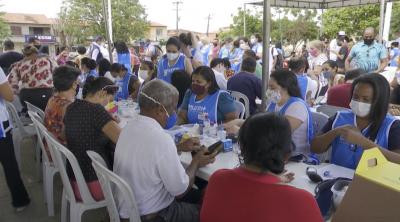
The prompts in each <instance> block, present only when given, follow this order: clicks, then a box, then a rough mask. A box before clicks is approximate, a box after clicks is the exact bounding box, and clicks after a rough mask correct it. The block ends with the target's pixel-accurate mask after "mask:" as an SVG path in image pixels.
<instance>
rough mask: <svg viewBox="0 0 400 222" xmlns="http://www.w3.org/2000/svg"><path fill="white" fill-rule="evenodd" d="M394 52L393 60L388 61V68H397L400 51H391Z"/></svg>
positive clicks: (395, 49) (396, 49)
mask: <svg viewBox="0 0 400 222" xmlns="http://www.w3.org/2000/svg"><path fill="white" fill-rule="evenodd" d="M392 50H393V52H394V55H393V58H392V59H391V60H390V64H389V66H392V67H397V61H398V59H399V55H400V50H399V49H398V48H394V49H392Z"/></svg>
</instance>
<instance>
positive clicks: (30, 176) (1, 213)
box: [0, 140, 106, 222]
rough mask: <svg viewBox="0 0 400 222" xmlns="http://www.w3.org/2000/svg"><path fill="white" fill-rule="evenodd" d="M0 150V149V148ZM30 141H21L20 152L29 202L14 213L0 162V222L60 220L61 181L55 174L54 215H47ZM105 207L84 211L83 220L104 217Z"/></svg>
mask: <svg viewBox="0 0 400 222" xmlns="http://www.w3.org/2000/svg"><path fill="white" fill-rule="evenodd" d="M0 150H1V149H0ZM33 150H34V149H33V145H32V141H30V140H25V141H24V142H23V147H22V149H21V152H22V167H21V168H22V169H21V172H22V177H23V180H24V183H25V186H26V188H27V190H28V193H29V195H30V198H31V204H30V205H29V206H28V207H27V208H26V209H25V210H24V211H23V212H20V213H16V212H15V211H14V208H13V207H12V205H11V197H10V193H9V191H8V188H7V184H6V182H5V178H4V173H3V169H2V166H1V164H0V168H1V170H0V222H25V221H26V222H33V221H35V222H36V221H40V222H55V221H61V219H60V213H61V193H62V182H61V178H60V176H59V175H58V174H57V175H56V176H55V179H54V181H55V182H54V203H55V205H54V209H55V214H56V215H55V216H54V217H48V216H47V206H46V205H45V203H44V201H43V186H42V182H41V181H38V177H37V173H36V170H35V160H34V152H33ZM105 212H106V211H105V209H104V208H103V209H99V210H92V211H87V212H86V213H84V215H83V217H82V221H83V222H91V221H93V222H98V221H102V220H103V219H104V218H105V214H106V213H105Z"/></svg>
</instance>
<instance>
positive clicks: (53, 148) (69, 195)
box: [44, 132, 107, 222]
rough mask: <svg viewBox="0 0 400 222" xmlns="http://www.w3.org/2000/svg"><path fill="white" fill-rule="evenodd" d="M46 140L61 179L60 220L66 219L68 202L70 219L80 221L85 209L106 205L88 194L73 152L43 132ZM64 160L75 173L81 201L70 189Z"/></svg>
mask: <svg viewBox="0 0 400 222" xmlns="http://www.w3.org/2000/svg"><path fill="white" fill-rule="evenodd" d="M44 135H45V137H46V141H48V142H49V144H48V145H49V149H50V153H51V156H52V158H53V161H54V164H55V165H56V167H57V168H58V170H59V172H60V175H61V180H62V182H63V186H64V187H63V193H62V203H61V222H66V221H67V210H68V204H69V206H70V212H69V213H70V221H71V222H80V221H81V218H82V214H83V212H85V211H87V210H93V209H98V208H102V207H106V206H107V203H106V201H105V200H101V201H95V200H94V199H93V197H92V195H91V194H90V191H89V188H88V186H87V184H86V181H85V178H84V177H83V174H82V170H81V168H80V167H79V164H78V161H77V160H76V157H75V156H74V154H73V153H71V152H70V151H69V150H68V149H67V148H65V147H64V146H63V145H62V144H60V143H59V142H58V141H57V140H56V139H55V138H54V137H53V136H51V135H50V134H49V133H47V132H44ZM66 160H68V162H69V163H70V165H71V167H72V171H73V173H74V175H75V179H76V183H77V185H78V189H79V192H80V194H81V198H82V201H77V200H76V199H75V195H74V191H73V189H72V185H71V182H70V180H69V177H68V175H67V170H66Z"/></svg>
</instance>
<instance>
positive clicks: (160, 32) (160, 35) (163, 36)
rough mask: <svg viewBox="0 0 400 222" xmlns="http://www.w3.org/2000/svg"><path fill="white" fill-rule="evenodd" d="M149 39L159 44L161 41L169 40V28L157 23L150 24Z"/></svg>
mask: <svg viewBox="0 0 400 222" xmlns="http://www.w3.org/2000/svg"><path fill="white" fill-rule="evenodd" d="M147 38H148V39H150V40H151V41H155V42H159V41H161V40H164V41H166V40H168V31H167V26H166V25H162V24H159V23H157V22H150V27H149V32H148V34H147Z"/></svg>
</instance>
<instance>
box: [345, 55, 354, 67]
mask: <svg viewBox="0 0 400 222" xmlns="http://www.w3.org/2000/svg"><path fill="white" fill-rule="evenodd" d="M352 59H353V58H352V57H351V56H350V55H349V56H347V59H346V61H345V63H344V65H345V68H346V70H350V69H351V67H350V62H351V60H352Z"/></svg>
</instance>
